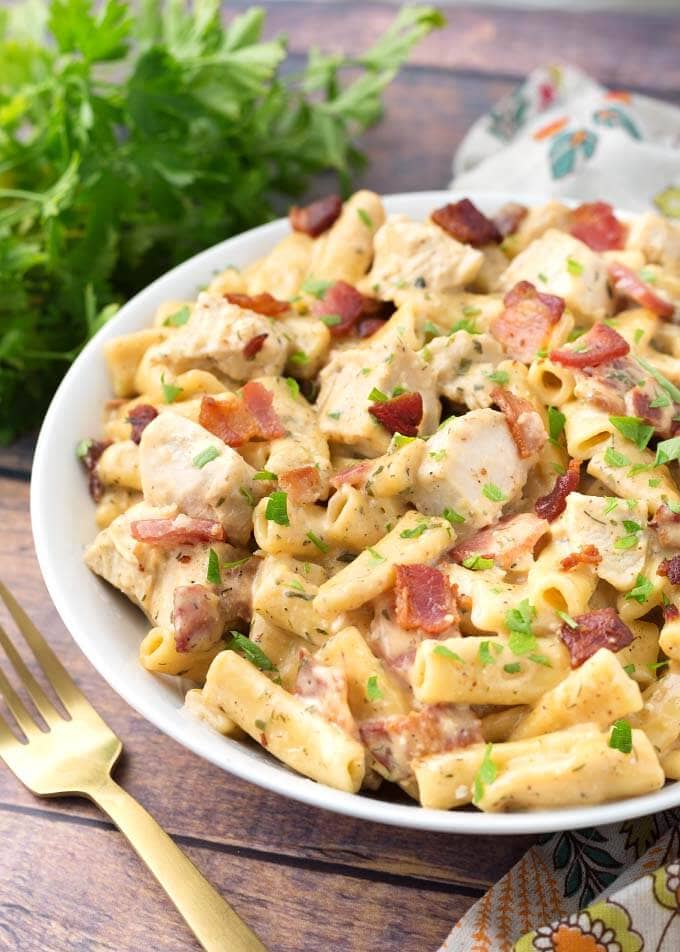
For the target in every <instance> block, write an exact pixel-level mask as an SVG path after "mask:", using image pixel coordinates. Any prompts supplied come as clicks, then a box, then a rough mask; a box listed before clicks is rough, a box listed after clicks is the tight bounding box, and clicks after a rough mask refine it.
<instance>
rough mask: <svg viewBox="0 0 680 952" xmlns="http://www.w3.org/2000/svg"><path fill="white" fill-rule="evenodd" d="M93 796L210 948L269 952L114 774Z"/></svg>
mask: <svg viewBox="0 0 680 952" xmlns="http://www.w3.org/2000/svg"><path fill="white" fill-rule="evenodd" d="M88 796H89V797H90V798H91V799H92V800H94V802H95V803H96V804H97V806H99V807H100V808H101V809H102V810H103V811H104V812H105V813H107V814H108V815H109V816H110V817H111V819H112V820H113V822H114V823H115V825H116V826H117V827H118V829H119V830H120V832H121V833H123V834H124V836H126V837H127V839H128V841H129V842H130V844H131V846H132V847H133V849H134V850H135V852H136V853H137V855H138V856H139V858H140V859H141V860H143V861H144V862H145V863H146V865H147V866H148V867H149V869H150V870H151V872H152V873H153V874H154V876H155V877H156V879H157V880H158V882H159V883H160V884H161V886H162V887H163V889H164V890H165V892H166V893H167V895H168V897H169V898H170V899H171V901H172V902H173V904H174V906H175V908H176V909H177V911H178V912H179V913H180V915H181V916H182V917H183V918H184V920H185V921H186V923H187V925H188V926H189V928H190V929H191V930H192V932H193V933H194V935H195V936H196V938H197V939H198V941H199V942H200V943H201V945H202V946H203V948H204V949H206V950H207V952H227V950H228V952H267V949H266V947H265V946H264V945H263V944H262V943H261V942H260V940H259V939H258V938H257V936H256V935H255V933H254V932H252V931H251V929H250V928H249V927H248V926H247V925H246V924H245V922H244V921H243V920H242V919H241V918H240V916H238V915H237V913H236V912H235V911H234V910H233V909H232V908H231V906H230V905H229V904H228V903H227V902H225V900H224V899H223V898H222V896H220V894H219V893H218V892H217V891H216V890H215V889H213V887H212V886H211V885H210V883H209V882H208V880H207V879H205V877H204V876H203V875H202V874H201V873H200V872H199V871H198V869H197V868H196V867H195V866H194V864H193V863H192V862H191V860H190V859H188V857H187V856H185V855H184V853H183V852H182V851H181V850H180V849H179V847H178V846H176V845H175V843H174V842H173V841H172V840H171V839H170V837H169V836H168V834H167V833H166V832H165V831H164V830H163V829H161V827H160V826H159V825H158V823H156V821H155V820H154V818H153V817H152V816H151V814H150V813H147V811H146V810H145V809H144V807H143V806H142V805H141V804H139V803H137V801H136V800H135V799H134V797H131V796H130V794H129V793H127V792H126V791H125V790H123V788H122V787H119V786H118V784H117V783H116V782H115V780H112V779H111V778H110V777H109V778H108V779H107V781H106V782H105V783H103V784H102V785H101V786H99V785H98V786H96V787H93V788H92V789H91V790H88Z"/></svg>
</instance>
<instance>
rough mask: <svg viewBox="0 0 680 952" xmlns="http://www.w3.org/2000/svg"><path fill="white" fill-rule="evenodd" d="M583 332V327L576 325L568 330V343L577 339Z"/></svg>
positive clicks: (584, 330)
mask: <svg viewBox="0 0 680 952" xmlns="http://www.w3.org/2000/svg"><path fill="white" fill-rule="evenodd" d="M585 332H586V329H585V327H578V325H577V326H576V327H574V328H572V330H570V331H569V335H568V336H567V340H568V341H569V343H571V342H572V341H575V340H578V339H579V337H583V335H584V334H585Z"/></svg>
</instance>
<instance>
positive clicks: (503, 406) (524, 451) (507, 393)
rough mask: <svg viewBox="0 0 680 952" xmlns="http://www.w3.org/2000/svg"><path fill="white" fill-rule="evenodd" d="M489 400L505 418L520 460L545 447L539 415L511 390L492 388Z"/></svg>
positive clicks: (544, 434) (527, 402) (545, 438)
mask: <svg viewBox="0 0 680 952" xmlns="http://www.w3.org/2000/svg"><path fill="white" fill-rule="evenodd" d="M491 399H492V400H493V402H494V403H495V404H496V406H498V407H499V408H500V410H501V412H502V413H503V415H504V416H505V419H506V422H507V424H508V427H509V428H510V433H511V434H512V438H513V440H514V441H515V444H516V446H517V451H518V453H519V455H520V457H521V458H522V459H528V458H529V457H530V456H533V455H534V454H535V453H538V452H539V450H541V449H543V447H544V446H545V441H546V440H547V439H548V434H547V433H546V431H545V427H544V426H543V420H542V419H541V415H540V413H538V411H537V410H536V409H535V408H534V407H533V406H532V404H531V403H529V401H528V400H525V399H524V397H518V396H517V394H516V393H513V392H512V391H511V390H505V389H504V388H503V387H494V389H493V390H492V391H491Z"/></svg>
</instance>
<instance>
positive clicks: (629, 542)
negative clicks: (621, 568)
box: [614, 534, 639, 549]
mask: <svg viewBox="0 0 680 952" xmlns="http://www.w3.org/2000/svg"><path fill="white" fill-rule="evenodd" d="M638 542H639V539H638V537H637V536H636V535H632V534H630V535H624V536H619V538H618V539H614V548H615V549H634V548H635V546H636V545H637V544H638Z"/></svg>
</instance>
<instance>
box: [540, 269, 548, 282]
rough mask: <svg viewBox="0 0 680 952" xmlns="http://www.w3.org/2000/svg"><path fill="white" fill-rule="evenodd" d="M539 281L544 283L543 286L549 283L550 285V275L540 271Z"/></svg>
mask: <svg viewBox="0 0 680 952" xmlns="http://www.w3.org/2000/svg"><path fill="white" fill-rule="evenodd" d="M538 280H539V281H542V282H543V284H547V283H548V275H547V274H544V273H543V272H542V271H539V273H538Z"/></svg>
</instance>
